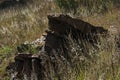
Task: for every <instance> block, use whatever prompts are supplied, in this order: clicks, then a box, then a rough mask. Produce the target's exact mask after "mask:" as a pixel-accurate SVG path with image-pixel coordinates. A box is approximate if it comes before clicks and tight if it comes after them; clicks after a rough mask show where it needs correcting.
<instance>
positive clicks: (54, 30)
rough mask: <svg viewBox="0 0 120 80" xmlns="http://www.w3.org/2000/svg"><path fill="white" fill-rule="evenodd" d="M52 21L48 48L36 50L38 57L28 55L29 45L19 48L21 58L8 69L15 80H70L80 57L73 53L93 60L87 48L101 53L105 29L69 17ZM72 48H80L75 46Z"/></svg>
mask: <svg viewBox="0 0 120 80" xmlns="http://www.w3.org/2000/svg"><path fill="white" fill-rule="evenodd" d="M48 20H49V30H46V35H44V37H45V40H44V41H43V42H44V44H43V45H40V46H38V47H37V48H36V50H37V53H36V54H31V53H30V52H29V53H25V52H24V50H26V49H28V46H27V44H24V45H21V46H20V47H18V48H17V49H18V52H19V54H17V55H16V57H15V62H12V63H10V64H9V65H8V67H7V71H8V72H9V74H10V75H11V79H13V80H16V79H25V80H54V78H56V79H58V80H66V79H65V77H66V78H67V75H68V74H69V70H68V69H69V68H74V66H75V64H74V63H75V61H74V60H72V59H73V58H74V57H75V55H76V54H75V53H74V52H73V51H72V50H73V49H74V48H78V50H79V51H81V52H80V53H79V55H80V56H81V55H84V56H85V57H86V58H89V59H91V56H90V55H89V51H87V49H86V47H87V46H85V45H89V46H91V47H93V48H95V49H98V47H97V46H96V45H97V43H98V42H99V41H100V40H99V36H100V35H101V36H104V37H105V34H106V33H107V30H105V29H104V28H103V27H97V26H93V25H91V24H89V23H87V22H84V21H82V20H80V19H76V18H72V17H70V16H68V15H60V16H51V15H49V16H48ZM42 38H43V37H42ZM72 44H77V45H76V46H72ZM22 46H23V47H22ZM82 53H83V54H82ZM78 60H79V56H78ZM78 62H79V61H78ZM67 66H71V67H69V68H68V67H67ZM64 71H66V72H65V73H64ZM67 71H68V72H67ZM68 79H69V78H68Z"/></svg>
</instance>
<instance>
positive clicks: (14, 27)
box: [0, 0, 120, 80]
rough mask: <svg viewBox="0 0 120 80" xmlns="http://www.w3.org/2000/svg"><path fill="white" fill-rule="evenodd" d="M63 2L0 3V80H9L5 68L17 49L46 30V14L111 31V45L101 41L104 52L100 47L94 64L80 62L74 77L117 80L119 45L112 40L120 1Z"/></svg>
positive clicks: (117, 32)
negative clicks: (67, 17) (77, 20)
mask: <svg viewBox="0 0 120 80" xmlns="http://www.w3.org/2000/svg"><path fill="white" fill-rule="evenodd" d="M56 1H57V2H56ZM66 1H67V2H66V4H64V3H65V2H64V1H61V0H35V1H33V0H26V1H24V0H9V1H8V2H7V0H1V1H0V80H9V77H8V74H7V72H6V66H8V64H9V63H10V62H13V61H14V57H15V55H17V50H16V47H17V46H19V45H20V44H23V43H30V42H32V41H34V40H36V39H38V38H40V37H41V36H42V35H43V32H44V31H45V30H46V29H48V19H47V15H58V14H68V15H70V16H72V17H75V18H78V19H82V20H84V21H86V22H89V23H90V24H92V25H94V26H102V27H104V28H105V29H108V30H110V31H111V32H112V33H111V34H112V35H111V38H112V39H110V40H111V43H110V44H107V42H105V41H103V42H102V44H103V45H106V46H109V48H108V49H107V50H106V49H104V48H103V47H101V46H100V49H99V52H98V53H99V54H98V56H99V58H98V59H96V58H93V59H94V60H93V62H91V61H89V60H88V59H86V60H85V63H83V62H81V65H82V66H83V65H84V67H80V69H81V72H80V73H81V74H79V75H78V76H77V78H76V80H83V79H86V80H98V78H97V76H98V77H99V79H100V78H101V79H107V80H119V78H120V77H119V74H120V68H119V66H120V65H119V63H120V60H119V59H120V52H119V49H118V48H117V46H116V45H117V44H119V38H118V40H117V42H118V43H117V44H115V42H116V39H115V40H114V37H115V36H118V37H119V36H120V15H119V14H120V5H119V3H120V1H119V0H106V1H108V2H106V1H103V0H98V2H93V1H94V0H93V1H92V2H90V0H89V1H88V2H84V1H82V0H76V1H77V2H74V1H73V2H69V0H66ZM70 1H72V0H70ZM85 1H86V0H85ZM99 1H101V2H99ZM72 3H73V4H72ZM78 3H79V4H78ZM8 4H9V5H8ZM60 4H62V5H60ZM80 4H81V5H82V6H81V5H80ZM95 4H97V5H99V6H96V5H95ZM70 5H71V6H70ZM76 5H77V6H76ZM106 57H107V58H106ZM94 61H97V63H94ZM89 64H90V67H89V69H90V71H89V70H87V69H88V66H86V65H89ZM95 65H96V66H95ZM103 68H104V69H103ZM96 70H97V71H98V73H97V72H96ZM92 71H93V73H92ZM86 73H88V74H86ZM61 75H62V74H61ZM74 75H75V74H73V75H72V76H74ZM72 76H71V77H72ZM85 77H88V78H85ZM56 79H57V78H56Z"/></svg>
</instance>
